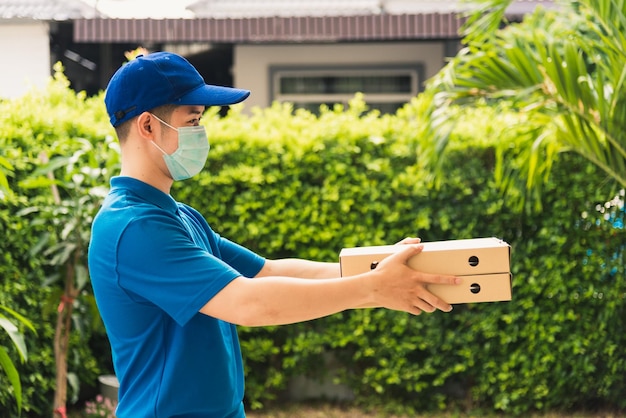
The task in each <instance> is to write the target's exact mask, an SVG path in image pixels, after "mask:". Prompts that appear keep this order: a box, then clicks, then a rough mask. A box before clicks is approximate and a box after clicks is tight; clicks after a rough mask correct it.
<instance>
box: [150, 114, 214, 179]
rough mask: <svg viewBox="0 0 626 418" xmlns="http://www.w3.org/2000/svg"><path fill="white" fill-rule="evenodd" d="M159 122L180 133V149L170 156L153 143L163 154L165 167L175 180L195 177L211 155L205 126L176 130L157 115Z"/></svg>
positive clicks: (185, 127) (184, 127)
mask: <svg viewBox="0 0 626 418" xmlns="http://www.w3.org/2000/svg"><path fill="white" fill-rule="evenodd" d="M152 116H154V117H155V118H156V119H157V120H158V121H159V122H161V123H162V124H164V125H165V126H167V127H169V128H171V129H174V130H175V131H176V132H178V148H177V149H176V151H174V152H173V153H172V154H168V153H166V152H165V151H163V149H162V148H161V147H159V146H158V145H157V144H156V143H155V142H154V141H152V143H153V144H154V146H155V147H157V148H158V149H159V150H160V151H161V152H162V153H163V159H164V160H165V165H167V169H168V170H169V171H170V175H171V176H172V179H174V180H185V179H188V178H190V177H193V176H195V175H196V174H198V173H199V172H200V171H202V168H203V167H204V164H205V163H206V159H207V157H208V155H209V149H210V148H211V147H210V146H209V140H208V139H207V134H206V129H205V128H204V126H183V127H180V128H174V127H173V126H172V125H170V124H169V123H167V122H165V121H163V120H161V119H160V118H158V117H157V116H155V115H152Z"/></svg>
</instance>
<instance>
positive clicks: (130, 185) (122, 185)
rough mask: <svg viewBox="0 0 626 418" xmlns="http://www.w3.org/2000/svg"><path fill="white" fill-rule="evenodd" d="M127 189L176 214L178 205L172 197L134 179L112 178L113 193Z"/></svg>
mask: <svg viewBox="0 0 626 418" xmlns="http://www.w3.org/2000/svg"><path fill="white" fill-rule="evenodd" d="M115 189H126V190H129V191H131V192H132V193H134V194H136V195H137V196H139V197H141V198H142V199H143V200H145V201H147V202H150V203H152V204H154V205H156V206H158V207H160V208H162V209H164V210H166V211H168V212H172V213H176V211H177V210H178V204H177V203H176V201H175V200H174V198H173V197H172V196H170V195H169V194H167V193H163V192H162V191H161V190H159V189H157V188H156V187H154V186H151V185H149V184H148V183H144V182H143V181H141V180H137V179H136V178H133V177H124V176H116V177H112V178H111V191H114V190H115Z"/></svg>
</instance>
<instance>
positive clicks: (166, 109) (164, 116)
mask: <svg viewBox="0 0 626 418" xmlns="http://www.w3.org/2000/svg"><path fill="white" fill-rule="evenodd" d="M176 107H177V105H174V104H166V105H163V106H159V107H155V108H154V109H152V110H149V112H150V113H152V114H153V115H155V116H156V117H157V118H159V119H161V120H164V121H165V122H167V123H169V122H170V118H171V116H172V113H173V112H174V110H175V109H176ZM134 120H135V118H132V119H130V120H127V121H126V122H124V123H122V124H120V125H118V126H116V127H115V133H116V134H117V138H118V139H119V141H120V143H123V142H124V141H126V138H128V134H129V133H130V126H131V124H132V123H133V122H134Z"/></svg>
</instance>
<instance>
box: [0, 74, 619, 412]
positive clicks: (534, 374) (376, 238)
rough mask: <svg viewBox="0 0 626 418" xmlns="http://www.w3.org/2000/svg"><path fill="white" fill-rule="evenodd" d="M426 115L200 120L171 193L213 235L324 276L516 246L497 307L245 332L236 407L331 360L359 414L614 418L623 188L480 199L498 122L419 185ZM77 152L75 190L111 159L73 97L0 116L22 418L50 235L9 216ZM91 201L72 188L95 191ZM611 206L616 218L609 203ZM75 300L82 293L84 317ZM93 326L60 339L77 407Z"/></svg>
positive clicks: (11, 104)
mask: <svg viewBox="0 0 626 418" xmlns="http://www.w3.org/2000/svg"><path fill="white" fill-rule="evenodd" d="M424 100H426V99H425V98H418V99H416V100H414V101H413V102H411V103H410V104H408V105H407V106H406V107H405V108H404V109H402V110H400V111H399V112H398V113H397V114H396V115H384V116H382V115H379V114H378V113H376V112H368V111H367V109H366V106H365V104H364V103H363V101H362V100H361V99H359V98H358V97H356V98H355V100H354V101H353V102H352V103H351V105H350V106H349V107H347V108H345V109H344V108H341V107H336V108H334V109H324V110H322V112H321V113H320V115H319V116H315V115H312V114H310V113H308V112H305V111H296V112H294V111H293V109H292V108H291V107H290V106H288V105H278V104H276V105H274V106H272V107H271V108H267V109H254V110H253V112H252V114H245V113H243V112H242V111H241V109H242V107H241V106H235V107H233V108H232V109H231V111H230V113H229V114H228V116H226V117H220V116H219V115H218V114H217V111H216V110H210V111H209V112H208V113H207V115H206V116H205V118H204V122H203V123H205V124H206V126H207V131H208V132H209V136H210V141H211V146H212V148H211V152H210V154H209V161H208V163H207V167H206V169H205V170H204V171H203V172H202V173H201V174H200V175H198V176H197V177H196V178H194V179H193V180H190V181H186V182H181V183H176V184H175V187H174V188H173V190H172V194H173V195H174V197H175V198H177V199H178V200H181V201H185V202H187V203H189V204H191V205H193V206H195V207H197V208H199V209H200V210H201V211H202V212H203V213H204V214H205V216H206V217H207V219H208V221H209V223H210V224H211V225H212V227H213V228H214V229H215V230H216V231H217V232H218V233H220V234H222V235H224V236H226V237H228V238H231V239H233V240H236V241H238V242H240V243H241V244H243V245H246V246H248V247H249V248H251V249H253V250H255V251H258V252H259V253H260V254H262V255H264V256H267V257H270V258H277V257H292V256H293V257H303V258H311V259H316V260H321V261H337V259H338V253H339V251H340V250H341V248H343V247H349V246H364V245H378V244H387V243H393V242H396V241H399V240H400V239H402V238H403V237H405V236H409V235H410V236H420V237H421V238H422V239H423V240H425V241H435V240H444V239H457V238H472V237H484V236H497V237H500V238H502V239H504V240H506V241H508V242H509V243H510V244H511V245H512V248H513V252H512V272H513V301H511V302H507V303H491V304H480V305H463V306H456V307H455V309H454V311H453V312H452V313H451V314H443V313H434V314H431V315H421V316H419V317H412V316H409V315H407V314H404V313H400V312H393V311H386V310H381V309H368V310H355V311H346V312H342V313H339V314H337V315H333V316H329V317H327V318H323V319H320V320H317V321H309V322H305V323H301V324H295V325H290V326H284V327H267V328H241V333H240V337H241V344H242V349H243V352H244V360H245V363H246V375H247V398H246V402H247V403H248V405H249V406H251V407H255V408H258V407H262V406H263V405H264V404H268V403H270V402H271V401H272V400H273V399H278V398H280V396H281V395H282V393H283V391H284V390H285V388H286V387H287V384H288V382H289V381H290V380H291V379H292V378H293V377H295V376H301V375H305V376H310V377H313V378H322V377H324V374H325V372H326V371H327V370H326V369H327V367H326V365H327V363H326V361H327V360H328V356H327V353H332V354H333V357H334V361H335V362H336V363H337V364H338V366H337V370H336V371H335V372H336V377H335V379H337V381H340V382H342V383H344V384H347V385H349V386H350V387H351V388H352V389H353V390H354V392H355V394H356V396H357V398H356V400H357V402H358V403H361V404H363V405H377V404H380V405H384V406H385V407H386V408H388V409H389V410H403V411H405V412H407V411H409V412H410V411H426V410H431V411H433V410H438V409H442V408H461V409H477V410H499V411H504V412H506V413H507V414H524V413H528V412H529V411H533V410H539V411H543V410H548V409H568V408H578V407H593V406H596V405H598V404H601V405H604V406H608V407H613V408H625V407H626V404H625V401H624V399H623V397H622V394H623V393H624V391H625V390H626V387H625V386H626V384H625V382H624V379H623V375H624V373H625V372H626V361H625V360H624V358H623V356H622V355H621V354H622V351H621V349H620V347H622V346H624V344H626V341H625V339H626V337H624V333H623V332H622V330H623V328H624V319H623V318H624V313H625V312H624V295H625V294H626V288H625V284H624V267H623V266H624V262H623V261H624V260H623V252H624V244H625V243H626V239H625V236H624V229H623V217H624V212H623V195H622V198H621V202H622V203H621V205H620V204H619V202H618V201H619V200H620V199H619V196H620V195H619V194H618V192H619V191H618V190H616V189H615V188H614V187H613V186H612V184H611V183H608V182H605V181H604V177H603V176H602V175H601V174H600V172H599V171H598V170H597V169H596V168H595V167H594V166H592V165H590V164H589V163H588V162H586V161H584V160H583V159H582V158H580V157H578V156H577V155H574V154H564V155H562V156H560V158H559V160H558V161H555V162H554V168H553V172H552V176H551V177H550V179H549V181H548V182H547V183H546V184H545V186H544V190H543V193H542V195H541V196H542V197H541V204H542V206H541V207H542V208H543V209H542V211H533V210H524V209H520V208H519V206H518V205H512V204H511V201H510V196H511V193H513V194H515V193H517V194H518V195H520V194H523V191H515V190H509V192H508V194H503V193H502V192H501V191H500V189H498V188H497V187H496V186H495V183H494V180H493V178H494V169H495V168H494V164H495V163H494V161H495V158H494V152H495V151H494V147H493V144H494V143H495V142H494V141H497V137H496V136H495V135H487V136H485V132H493V133H497V132H499V131H501V129H499V126H501V125H502V124H504V123H506V120H505V116H506V115H494V114H492V113H490V112H489V111H488V110H485V109H476V110H475V111H473V113H472V114H471V115H469V116H468V117H467V118H466V120H465V121H464V122H462V123H461V125H460V127H459V129H458V130H457V131H456V132H455V133H454V135H453V143H452V144H451V146H452V149H451V151H450V152H449V153H448V155H447V157H446V159H445V160H444V161H442V166H443V172H445V173H446V175H445V176H444V177H441V178H439V181H438V183H439V187H434V186H433V183H432V181H431V180H432V175H431V174H432V173H430V172H428V171H426V170H425V168H424V165H423V164H422V158H421V156H422V152H424V151H423V150H424V149H426V148H427V147H424V144H422V142H421V141H422V131H421V126H422V119H421V118H422V109H423V108H424V102H423V101H424ZM33 109H37V112H33ZM498 124H500V125H498ZM77 138H83V140H81V141H78V140H77ZM84 140H86V141H87V142H88V143H90V144H91V147H92V148H91V151H89V152H88V153H86V154H83V157H81V158H83V159H81V160H80V161H81V164H76V162H73V164H76V167H77V168H82V169H86V170H87V171H88V172H89V175H86V176H85V178H86V179H85V181H87V182H88V184H87V186H90V187H91V186H93V187H96V186H101V187H107V186H108V184H107V182H108V179H109V177H110V176H111V175H114V174H115V173H116V165H117V164H118V162H119V154H118V152H117V148H116V143H115V141H114V140H112V130H111V128H110V127H109V126H108V122H107V118H106V115H105V112H104V106H103V105H102V98H101V97H95V98H92V99H88V98H86V97H84V96H82V95H81V94H80V93H78V94H76V93H73V92H71V91H70V90H69V89H68V88H67V86H66V85H65V84H63V80H62V78H59V77H57V80H56V81H55V82H53V83H52V84H51V86H50V87H49V88H48V90H46V91H45V92H39V93H33V94H31V95H28V96H25V97H24V98H22V99H17V100H13V101H7V102H2V103H1V104H0V145H1V146H0V157H2V158H4V159H6V160H7V161H9V162H10V163H11V165H12V166H13V167H14V171H13V173H9V175H8V182H9V184H10V186H11V189H13V190H14V191H15V193H16V195H15V196H13V197H11V199H4V200H2V201H0V205H1V206H0V225H1V227H2V230H3V232H4V236H5V239H4V240H3V241H2V243H0V246H1V247H0V249H1V253H2V254H3V258H4V260H5V262H4V263H2V264H1V265H0V277H1V278H2V281H1V282H0V286H1V287H2V291H1V292H0V304H1V305H4V306H8V307H10V308H13V309H15V310H17V311H20V312H23V313H27V315H26V316H27V317H28V318H29V319H31V320H32V321H33V323H34V324H36V327H37V337H31V338H28V339H27V344H28V346H29V354H30V358H29V362H28V363H27V364H24V365H18V367H19V370H20V373H21V377H22V382H23V386H24V388H25V394H24V408H25V410H26V413H27V414H28V415H29V416H39V415H45V414H48V413H49V411H50V406H51V395H52V391H53V390H54V388H53V382H54V376H53V371H54V364H53V354H52V351H51V341H52V337H53V332H54V330H53V327H52V325H51V324H52V323H53V322H54V321H53V317H54V315H55V312H56V308H57V306H58V303H59V299H58V297H57V296H56V295H58V289H56V288H54V287H50V286H47V285H46V283H47V282H46V278H47V277H49V276H51V275H53V274H55V272H54V271H51V269H50V266H49V265H48V264H47V263H46V260H45V259H44V258H42V257H34V256H32V255H31V254H35V253H36V251H33V249H34V248H36V246H37V243H38V242H39V241H38V237H40V236H41V234H43V233H45V232H46V231H47V230H48V228H49V227H50V225H49V224H46V223H42V222H33V221H32V219H26V218H23V217H18V216H16V213H17V212H18V211H20V210H22V209H24V208H27V207H30V206H33V205H34V203H38V202H41V201H42V200H43V201H44V202H49V199H50V196H48V195H47V193H49V192H48V191H47V189H45V190H44V189H41V188H24V187H22V186H23V185H26V184H28V182H25V180H26V179H31V181H32V178H33V173H34V172H35V171H36V168H37V167H38V166H39V165H40V162H39V160H38V156H39V153H40V152H41V151H47V152H48V153H49V157H50V158H51V159H53V158H54V157H55V156H61V155H64V154H67V155H72V153H74V152H76V150H77V149H78V148H80V147H81V146H82V145H81V144H83V145H84ZM514 151H515V150H511V152H514ZM67 155H65V156H67ZM90 187H84V188H81V190H83V192H86V193H92V191H93V189H92V188H90ZM616 195H617V196H618V197H617V198H616V199H613V201H614V202H617V203H616V204H613V205H611V204H609V205H608V206H607V205H605V202H607V201H609V200H611V199H612V198H613V196H616ZM94 196H95V197H97V196H98V194H95V195H94ZM516 201H518V200H516ZM596 207H598V209H600V210H597V209H596ZM602 208H604V209H602ZM526 209H529V207H527V208H526ZM530 209H532V208H530ZM602 210H604V213H602ZM33 216H34V215H33ZM605 217H607V219H609V220H611V222H609V221H606V220H605ZM620 219H621V221H622V226H621V227H620V226H619V222H617V221H619V220H620ZM85 227H88V225H85ZM55 292H56V293H55ZM89 292H90V289H89V286H86V287H85V288H84V291H83V293H82V295H84V296H85V298H84V300H85V301H87V300H89V298H88V297H87V296H89ZM90 315H91V314H90V311H89V309H88V308H87V306H86V305H82V308H80V309H79V310H78V311H77V319H79V318H80V319H81V321H77V323H80V324H82V326H83V328H82V332H77V333H74V334H73V335H72V339H71V341H70V345H71V347H72V352H73V353H74V354H73V356H72V357H70V359H71V361H70V371H72V372H74V374H75V375H76V376H77V380H79V381H80V382H81V383H82V384H81V389H82V390H81V392H80V393H76V394H75V395H76V396H75V399H78V398H83V399H91V398H92V397H93V393H87V392H88V389H89V387H90V386H95V384H96V379H95V376H96V375H97V374H98V373H105V372H106V373H110V372H111V365H110V353H109V351H108V347H107V344H106V337H105V336H104V335H103V334H102V330H101V328H99V321H98V318H95V317H93V318H92V317H91V316H90ZM85 319H88V321H85ZM1 338H2V336H0V339H1ZM0 342H1V341H0ZM6 387H7V385H6V384H5V381H4V380H2V376H0V388H2V389H0V405H2V410H7V411H11V408H13V406H12V400H11V393H10V392H9V391H8V390H5V389H4V388H6ZM7 414H10V412H7ZM5 415H6V414H5ZM0 416H2V414H1V413H0ZM6 416H10V415H6Z"/></svg>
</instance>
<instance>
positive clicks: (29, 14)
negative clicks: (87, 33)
mask: <svg viewBox="0 0 626 418" xmlns="http://www.w3.org/2000/svg"><path fill="white" fill-rule="evenodd" d="M95 16H97V13H96V10H95V9H94V8H93V7H91V6H89V5H88V4H86V3H84V2H82V1H81V0H0V20H73V19H81V18H92V17H95Z"/></svg>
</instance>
